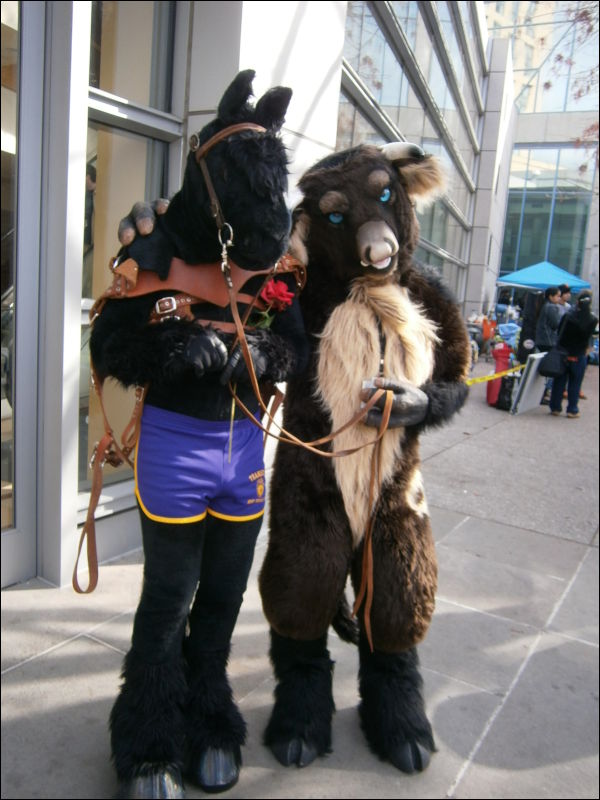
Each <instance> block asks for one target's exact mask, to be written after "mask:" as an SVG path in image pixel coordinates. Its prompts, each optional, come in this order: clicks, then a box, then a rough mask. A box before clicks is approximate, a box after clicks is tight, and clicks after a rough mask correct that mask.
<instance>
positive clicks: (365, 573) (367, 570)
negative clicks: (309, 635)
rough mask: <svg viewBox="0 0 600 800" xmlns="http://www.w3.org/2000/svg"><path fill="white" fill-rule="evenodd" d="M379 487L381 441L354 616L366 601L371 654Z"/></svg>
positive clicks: (388, 407) (374, 460)
mask: <svg viewBox="0 0 600 800" xmlns="http://www.w3.org/2000/svg"><path fill="white" fill-rule="evenodd" d="M393 400H394V397H393V394H392V392H388V393H387V396H386V398H385V406H384V408H383V412H382V417H383V419H382V426H385V428H387V426H388V424H389V421H390V415H391V413H392V403H393ZM376 485H377V489H378V491H377V496H378V497H379V492H380V490H381V441H378V442H377V443H376V444H375V447H374V448H373V453H372V454H371V477H370V480H369V518H368V522H367V528H366V531H365V538H364V542H363V563H362V575H361V580H360V588H359V590H358V594H357V595H356V600H355V602H354V608H353V612H352V613H353V614H354V615H355V616H356V615H357V614H358V611H359V609H360V606H361V604H362V602H363V599H364V600H365V610H364V615H363V616H364V624H365V634H366V636H367V641H368V642H369V647H370V648H371V652H373V637H372V635H371V606H372V605H373V527H374V525H375V515H376V511H377V503H376V502H375V486H376Z"/></svg>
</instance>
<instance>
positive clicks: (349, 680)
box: [2, 362, 599, 798]
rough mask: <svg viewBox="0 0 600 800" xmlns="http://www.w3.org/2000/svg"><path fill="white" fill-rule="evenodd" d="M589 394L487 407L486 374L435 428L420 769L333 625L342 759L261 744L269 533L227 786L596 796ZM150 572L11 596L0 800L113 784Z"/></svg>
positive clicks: (247, 640) (6, 607) (594, 380)
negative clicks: (554, 411) (430, 753)
mask: <svg viewBox="0 0 600 800" xmlns="http://www.w3.org/2000/svg"><path fill="white" fill-rule="evenodd" d="M491 366H492V365H491V364H485V363H484V362H480V363H479V364H478V365H476V367H475V370H474V373H473V374H474V375H484V374H486V373H489V372H491V371H492V370H491ZM584 389H585V392H586V394H587V395H588V399H587V400H583V401H582V402H581V407H580V408H581V412H582V416H581V418H580V419H576V420H571V419H567V418H566V416H564V414H563V416H562V417H560V418H559V417H551V416H550V415H549V413H548V408H547V406H540V407H538V408H534V409H533V410H532V411H529V412H527V413H526V414H523V415H518V416H513V415H510V414H509V413H507V412H504V411H499V410H497V409H494V408H491V407H489V406H488V405H487V403H486V399H485V398H486V384H476V385H475V386H474V387H473V388H472V391H471V396H470V399H469V402H468V404H467V406H466V408H465V409H464V410H463V412H462V413H461V414H460V415H458V417H457V419H456V420H455V421H454V422H453V424H452V425H450V426H448V427H447V428H445V429H443V430H439V431H435V432H433V433H429V434H427V435H426V436H424V437H423V440H422V442H423V444H422V455H423V462H424V476H425V486H426V491H427V496H428V500H429V505H430V510H431V516H432V521H433V527H434V532H435V537H436V541H437V550H438V558H439V568H440V578H439V589H438V598H437V611H436V615H435V617H434V621H433V624H432V626H431V629H430V632H429V635H428V637H427V639H426V640H425V642H424V643H423V644H422V645H421V647H420V655H421V663H422V667H423V676H424V680H425V694H426V701H427V709H428V713H429V717H430V719H431V721H432V724H433V728H434V733H435V737H436V744H437V748H438V752H437V753H436V754H435V756H434V757H433V758H432V760H431V764H430V766H429V768H428V770H427V771H426V772H425V773H423V774H421V775H417V776H405V775H403V774H402V773H400V772H398V771H397V770H395V769H394V768H393V767H392V766H390V765H389V764H385V763H383V762H380V761H379V760H378V759H377V758H376V757H375V756H373V755H372V754H371V753H370V752H369V750H368V748H367V746H366V744H365V740H364V737H363V734H362V732H361V730H360V727H359V722H358V715H357V712H356V706H357V703H358V693H357V677H356V676H357V667H358V660H357V654H356V651H355V649H354V648H353V647H351V646H350V645H347V644H344V643H342V642H340V641H339V640H338V639H337V637H336V636H335V635H334V634H333V633H332V634H331V636H330V650H331V653H332V657H333V658H334V659H335V661H336V666H335V673H334V694H335V702H336V707H337V713H336V714H335V717H334V728H333V747H334V751H333V753H332V754H331V755H329V756H327V757H326V758H323V759H319V760H318V761H317V762H315V763H314V764H312V765H311V766H309V767H307V768H306V769H296V768H292V769H285V768H284V767H282V766H280V765H279V764H278V763H277V762H276V761H275V759H274V757H273V756H272V755H271V754H270V752H269V751H268V750H267V749H266V748H265V747H264V746H263V745H262V744H261V737H262V732H263V730H264V727H265V725H266V722H267V720H268V716H269V713H270V709H271V706H272V692H273V686H274V684H273V678H272V673H271V668H270V664H269V661H268V657H267V649H268V630H267V626H266V624H265V621H264V618H263V615H262V611H261V605H260V600H259V596H258V591H257V587H256V574H257V571H258V568H259V567H260V563H261V561H262V558H263V555H264V552H265V547H266V532H263V533H261V537H260V539H259V545H258V548H257V552H256V557H255V562H254V567H253V573H252V579H251V582H250V585H249V588H248V591H247V593H246V597H245V600H244V605H243V608H242V612H241V615H240V618H239V621H238V624H237V628H236V632H235V635H234V642H233V650H232V659H231V670H230V671H231V677H232V684H233V687H234V691H235V695H236V698H237V700H238V702H239V704H240V708H241V710H242V713H243V714H244V716H245V719H246V721H247V723H248V733H249V735H248V744H247V746H246V747H245V748H244V752H243V758H244V767H243V770H242V774H241V777H240V781H239V783H238V784H237V786H236V787H234V788H233V789H232V790H230V791H229V792H227V793H226V794H225V795H224V796H226V797H232V798H287V797H289V798H430V797H431V798H441V797H456V798H529V797H531V798H597V797H598V777H599V776H598V368H597V367H589V368H588V370H587V373H586V377H585V381H584ZM141 572H142V567H141V552H135V553H132V554H130V556H128V557H126V558H123V559H121V560H120V561H118V562H113V563H111V564H106V565H104V566H102V567H101V570H100V581H99V585H98V589H97V590H96V591H95V592H94V593H93V594H92V595H91V596H83V597H82V596H76V595H75V594H74V593H73V591H72V590H71V588H70V587H68V588H63V589H57V588H54V587H50V586H48V585H47V584H45V583H44V582H43V581H41V580H37V579H36V580H31V581H28V582H27V583H24V584H19V585H17V586H14V587H11V588H10V589H7V590H5V591H3V592H2V641H3V644H2V797H3V798H80V797H81V798H109V797H111V796H112V795H113V794H114V792H115V788H116V784H115V778H114V774H113V770H112V767H111V765H110V761H109V740H108V729H107V720H108V716H109V712H110V709H111V706H112V704H113V702H114V699H115V696H116V694H117V691H118V685H119V671H120V666H121V661H122V658H123V656H124V654H125V652H126V651H127V649H128V646H129V639H130V635H131V624H132V618H133V613H134V610H135V607H136V604H137V599H138V596H139V591H140V583H141ZM187 796H188V798H199V797H202V796H204V795H203V793H202V792H201V791H200V790H197V789H195V788H193V787H188V791H187Z"/></svg>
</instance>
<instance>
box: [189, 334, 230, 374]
mask: <svg viewBox="0 0 600 800" xmlns="http://www.w3.org/2000/svg"><path fill="white" fill-rule="evenodd" d="M184 358H185V360H186V361H187V363H188V364H191V365H192V366H193V368H194V372H195V373H196V376H197V377H198V378H201V377H202V376H203V375H204V373H205V372H219V371H220V370H222V369H223V367H224V366H225V364H226V363H227V348H226V347H225V345H224V344H223V342H222V341H221V340H220V339H219V337H218V336H217V334H216V333H215V331H213V330H211V329H210V328H200V329H199V330H198V333H197V334H196V335H195V336H193V337H191V338H190V340H189V341H188V342H187V344H186V346H185V350H184Z"/></svg>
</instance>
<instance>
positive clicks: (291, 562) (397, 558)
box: [260, 143, 470, 773]
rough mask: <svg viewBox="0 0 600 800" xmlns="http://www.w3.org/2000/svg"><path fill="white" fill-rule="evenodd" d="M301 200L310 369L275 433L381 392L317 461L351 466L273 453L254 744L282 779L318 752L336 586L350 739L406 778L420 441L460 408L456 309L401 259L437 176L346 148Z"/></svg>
mask: <svg viewBox="0 0 600 800" xmlns="http://www.w3.org/2000/svg"><path fill="white" fill-rule="evenodd" d="M299 187H300V189H301V191H302V193H303V200H302V201H301V203H300V205H299V206H298V207H297V208H296V210H295V212H294V222H293V230H292V237H291V252H292V254H293V255H295V256H296V257H297V258H299V259H300V260H302V261H304V263H306V264H307V273H308V280H307V284H306V287H305V289H304V291H303V293H302V295H301V296H300V305H301V309H302V313H303V317H304V324H305V328H306V332H307V334H308V336H309V339H310V357H309V361H308V366H307V368H306V369H305V370H304V371H303V372H302V373H301V374H296V375H295V376H293V377H291V378H290V379H289V381H288V385H287V393H286V399H285V406H284V419H283V427H284V429H285V430H287V431H289V432H290V433H291V434H293V435H294V436H296V437H298V438H299V439H301V440H303V441H304V442H314V441H318V440H321V439H322V438H324V437H327V436H328V435H329V434H331V433H332V431H337V430H338V429H340V428H344V425H345V423H347V422H348V420H350V419H351V418H352V417H353V415H355V414H356V413H357V412H359V411H360V408H361V404H364V403H365V402H366V401H368V400H369V398H371V397H372V396H373V394H374V393H375V392H377V390H378V389H383V390H384V391H383V392H379V394H380V395H381V396H380V397H379V399H378V400H377V402H376V404H375V405H374V406H373V407H372V408H371V410H369V411H368V413H367V414H366V416H365V417H364V418H363V419H362V420H361V421H359V422H358V423H356V424H354V425H352V426H350V427H348V428H346V429H344V430H343V431H342V432H341V433H340V434H339V435H337V436H336V437H335V438H334V439H333V441H332V442H328V443H327V444H326V445H324V446H323V449H324V450H326V451H328V452H329V453H341V452H342V451H350V452H349V454H347V455H345V456H342V457H333V458H331V457H322V456H320V455H318V454H315V453H314V452H312V451H311V450H307V449H302V448H296V447H291V446H290V445H289V444H286V443H280V444H279V445H278V449H277V453H276V457H275V464H274V472H273V478H272V484H271V506H270V508H271V510H270V533H269V544H268V550H267V553H266V557H265V561H264V564H263V566H262V570H261V573H260V591H261V595H262V602H263V607H264V612H265V614H266V617H267V619H268V622H269V624H270V626H271V647H270V656H271V660H272V663H273V667H274V671H275V676H276V680H277V685H276V689H275V705H274V709H273V712H272V715H271V718H270V721H269V723H268V726H267V730H266V733H265V742H266V744H267V745H268V746H269V747H270V748H271V750H272V752H273V753H274V755H275V756H276V758H277V759H278V760H279V761H280V762H281V763H282V764H284V765H286V766H287V765H291V764H296V765H298V766H305V765H307V764H309V763H310V762H311V761H313V760H314V759H315V758H316V757H317V756H319V755H324V754H325V753H328V752H330V751H331V723H332V715H333V711H334V702H333V694H332V675H333V662H332V661H331V659H330V656H329V651H328V649H327V631H328V628H329V626H330V624H334V627H336V629H337V630H338V632H339V631H340V630H341V626H340V624H339V622H338V620H339V617H340V611H339V610H340V609H343V608H344V605H345V600H344V590H345V585H346V579H347V576H348V575H350V577H351V580H352V584H353V587H354V591H355V595H356V598H357V602H356V605H355V610H356V612H357V616H358V624H359V635H358V640H359V642H358V644H359V653H360V673H359V690H360V697H361V700H360V707H359V715H360V721H361V725H362V728H363V730H364V733H365V736H366V738H367V741H368V743H369V745H370V747H371V749H372V750H373V751H374V752H375V753H376V754H377V755H378V756H379V757H381V758H382V759H385V760H387V761H390V762H391V763H392V764H394V765H395V766H396V767H397V768H398V769H400V770H402V771H403V772H407V773H411V772H415V771H421V770H423V769H425V768H426V767H427V765H428V763H429V760H430V754H431V753H432V752H433V751H434V750H435V745H434V740H433V734H432V729H431V725H430V723H429V720H428V719H427V716H426V713H425V707H424V700H423V695H422V692H421V688H422V678H421V675H420V672H419V662H418V657H417V651H416V645H417V644H418V642H419V641H421V640H422V639H423V638H424V636H425V634H426V632H427V629H428V626H429V624H430V621H431V617H432V614H433V610H434V605H435V592H436V581H437V566H436V557H435V551H434V542H433V538H432V534H431V527H430V520H429V515H428V509H427V503H426V499H425V493H424V489H423V482H422V477H421V471H420V458H419V434H420V433H421V431H423V430H424V429H426V428H427V427H429V426H436V425H441V424H443V423H444V422H446V420H448V419H449V418H450V417H451V416H452V415H453V414H454V413H455V412H456V411H458V410H459V409H460V408H461V406H462V405H463V404H464V402H465V400H466V397H467V391H468V390H467V386H466V384H465V377H466V375H467V373H468V369H469V358H470V356H469V341H468V336H467V333H466V329H465V325H464V324H463V321H462V318H461V315H460V312H459V309H458V307H457V305H456V303H455V302H454V300H453V298H452V297H451V296H450V293H449V292H448V290H447V289H446V288H445V287H444V285H443V284H442V281H441V280H440V278H439V276H438V275H437V274H436V273H434V272H432V271H431V270H430V269H425V268H420V267H418V266H417V265H416V264H415V262H414V260H413V253H414V250H415V247H416V244H417V241H418V233H419V227H418V222H417V217H416V215H415V210H414V207H415V204H416V203H417V202H420V201H423V200H426V199H427V198H430V197H432V196H433V195H434V194H436V193H439V192H440V190H441V187H442V172H441V169H440V165H439V162H438V161H437V159H435V158H434V157H431V156H428V155H425V154H424V153H423V151H422V150H421V149H420V148H419V147H416V146H415V145H409V144H407V143H393V144H390V145H386V146H385V147H384V148H381V149H379V148H375V147H372V146H359V147H355V148H353V149H350V150H346V151H344V152H339V153H336V154H333V155H331V156H329V157H327V158H325V159H324V160H322V161H320V162H319V163H317V164H316V165H315V166H314V167H312V168H311V169H310V170H309V171H308V172H307V173H306V174H305V175H304V176H303V177H302V179H301V180H300V183H299ZM375 439H378V441H377V443H376V444H372V442H373V441H374V440H375Z"/></svg>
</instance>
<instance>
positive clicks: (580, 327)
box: [550, 291, 598, 419]
mask: <svg viewBox="0 0 600 800" xmlns="http://www.w3.org/2000/svg"><path fill="white" fill-rule="evenodd" d="M591 302H592V295H591V292H588V291H584V292H581V294H580V295H579V297H578V299H577V305H576V307H575V309H574V310H572V311H569V312H568V313H567V314H565V316H564V317H563V320H562V323H561V326H560V329H559V332H558V340H557V344H558V346H559V347H564V349H565V350H566V351H567V369H566V371H565V373H564V375H561V376H560V377H559V378H554V380H553V383H552V394H551V396H550V413H551V414H552V415H553V416H555V417H557V416H559V415H560V413H561V411H562V399H563V392H564V390H565V386H567V417H569V418H570V419H575V418H577V417H578V416H579V408H578V401H579V390H580V389H581V382H582V381H583V374H584V372H585V367H586V363H587V352H588V348H589V347H590V339H591V337H592V336H593V334H594V331H595V330H596V327H597V325H598V318H597V317H595V316H594V315H593V314H592V312H591V310H590V305H591Z"/></svg>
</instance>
